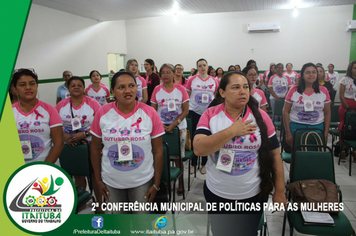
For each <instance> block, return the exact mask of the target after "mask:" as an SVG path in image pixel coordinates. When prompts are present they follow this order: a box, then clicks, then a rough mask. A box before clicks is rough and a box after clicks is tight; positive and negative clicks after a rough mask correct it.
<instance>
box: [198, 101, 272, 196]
mask: <svg viewBox="0 0 356 236" xmlns="http://www.w3.org/2000/svg"><path fill="white" fill-rule="evenodd" d="M259 111H260V113H261V115H262V118H263V121H264V122H265V124H266V126H267V134H268V137H269V138H271V137H272V136H274V135H275V134H276V131H275V128H274V126H273V123H272V121H271V119H270V117H269V116H268V115H267V113H266V112H264V111H263V110H261V109H259ZM250 119H251V120H252V123H250V124H256V119H255V117H254V116H253V113H252V111H251V109H250V108H249V107H248V106H246V112H245V115H244V116H243V118H242V122H244V121H245V120H250ZM234 122H235V120H234V119H233V118H232V117H231V116H230V115H229V114H228V113H227V112H226V110H225V104H224V103H222V104H220V105H217V106H215V107H211V108H209V109H208V110H207V111H206V112H204V114H203V115H202V116H201V117H200V120H199V123H198V125H197V132H199V131H203V132H209V133H211V134H215V133H218V132H220V131H222V130H224V129H226V128H228V127H230V126H231V125H232V124H233V123H234ZM260 146H261V134H260V129H259V127H258V126H257V128H256V131H255V133H254V134H253V135H244V136H239V137H234V138H233V139H231V140H229V141H228V142H227V143H226V144H225V145H224V146H223V148H225V149H229V150H233V151H235V158H234V160H233V165H232V171H231V172H225V171H222V170H219V169H216V163H217V161H218V155H219V151H217V152H215V153H213V154H210V155H209V156H208V162H207V165H206V168H207V170H206V184H207V187H208V188H209V190H210V191H211V192H213V193H214V194H215V195H217V196H219V197H222V198H226V199H237V200H239V199H246V198H250V197H253V196H256V195H257V194H258V193H259V192H260V182H261V179H260V177H259V172H260V169H259V163H258V150H259V148H260Z"/></svg>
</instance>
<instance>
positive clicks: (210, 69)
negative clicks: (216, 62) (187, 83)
mask: <svg viewBox="0 0 356 236" xmlns="http://www.w3.org/2000/svg"><path fill="white" fill-rule="evenodd" d="M212 70H215V69H214V68H213V67H210V68H209V69H208V75H210V72H211V71H212ZM215 73H216V70H215Z"/></svg>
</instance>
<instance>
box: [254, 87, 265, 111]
mask: <svg viewBox="0 0 356 236" xmlns="http://www.w3.org/2000/svg"><path fill="white" fill-rule="evenodd" d="M251 96H252V97H254V98H255V99H256V100H257V102H258V107H261V106H265V105H267V99H266V96H265V93H264V92H263V91H262V90H261V89H255V91H253V93H251Z"/></svg>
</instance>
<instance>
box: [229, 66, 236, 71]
mask: <svg viewBox="0 0 356 236" xmlns="http://www.w3.org/2000/svg"><path fill="white" fill-rule="evenodd" d="M231 67H232V68H234V69H233V70H230V68H231ZM235 70H236V68H235V66H234V65H230V66H229V68H227V71H235Z"/></svg>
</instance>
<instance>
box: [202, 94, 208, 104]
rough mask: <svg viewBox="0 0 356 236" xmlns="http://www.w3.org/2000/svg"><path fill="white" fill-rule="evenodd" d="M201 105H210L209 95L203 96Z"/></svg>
mask: <svg viewBox="0 0 356 236" xmlns="http://www.w3.org/2000/svg"><path fill="white" fill-rule="evenodd" d="M201 103H209V94H207V93H203V94H202V96H201Z"/></svg>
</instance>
